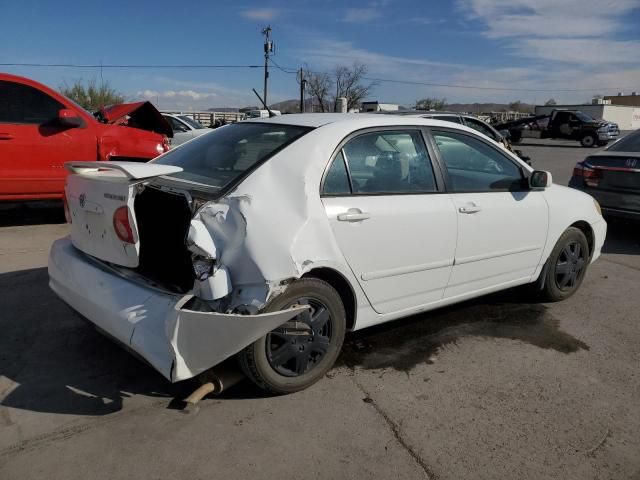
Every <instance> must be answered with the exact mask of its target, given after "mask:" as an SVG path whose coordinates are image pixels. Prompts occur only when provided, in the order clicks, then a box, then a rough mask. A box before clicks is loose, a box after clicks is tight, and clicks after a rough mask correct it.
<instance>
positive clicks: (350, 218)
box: [338, 208, 371, 222]
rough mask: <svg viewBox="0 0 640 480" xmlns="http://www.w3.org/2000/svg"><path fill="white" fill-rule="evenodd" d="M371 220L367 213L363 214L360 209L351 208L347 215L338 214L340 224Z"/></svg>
mask: <svg viewBox="0 0 640 480" xmlns="http://www.w3.org/2000/svg"><path fill="white" fill-rule="evenodd" d="M368 218H371V215H369V214H368V213H366V212H363V211H362V210H360V209H359V208H350V209H349V210H347V211H346V212H345V213H339V214H338V221H339V222H361V221H362V220H367V219H368Z"/></svg>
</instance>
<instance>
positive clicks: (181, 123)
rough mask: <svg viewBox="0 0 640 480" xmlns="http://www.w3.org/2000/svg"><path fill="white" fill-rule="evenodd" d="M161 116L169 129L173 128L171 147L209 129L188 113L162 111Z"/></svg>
mask: <svg viewBox="0 0 640 480" xmlns="http://www.w3.org/2000/svg"><path fill="white" fill-rule="evenodd" d="M162 116H163V117H164V118H165V120H166V121H167V122H168V123H169V125H171V129H172V130H173V138H172V139H171V146H172V147H177V146H178V145H182V144H183V143H184V142H188V141H189V140H191V139H192V138H196V137H199V136H200V135H204V134H205V133H208V132H210V131H211V130H209V129H208V128H207V127H205V126H204V125H202V124H201V123H200V122H198V121H197V120H194V119H193V118H191V117H190V116H188V115H184V114H174V113H163V114H162Z"/></svg>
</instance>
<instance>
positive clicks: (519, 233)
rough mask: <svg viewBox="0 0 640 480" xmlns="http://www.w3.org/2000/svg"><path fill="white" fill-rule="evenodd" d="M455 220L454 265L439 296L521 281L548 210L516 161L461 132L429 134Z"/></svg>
mask: <svg viewBox="0 0 640 480" xmlns="http://www.w3.org/2000/svg"><path fill="white" fill-rule="evenodd" d="M432 134H433V138H434V140H435V144H436V145H437V149H438V151H439V155H440V158H441V161H442V164H443V165H444V167H445V170H446V176H447V187H448V190H449V192H450V193H451V197H452V199H453V202H454V204H455V209H456V215H457V217H458V239H457V246H456V254H455V264H454V266H453V270H452V272H451V280H450V281H449V284H448V285H447V289H446V291H445V298H450V297H456V296H459V295H466V294H479V293H482V291H483V290H486V289H491V288H495V287H496V286H505V287H507V286H509V285H511V284H518V283H526V282H527V281H529V280H530V279H531V276H532V275H533V273H534V271H535V269H536V267H537V266H538V264H539V263H540V260H541V256H542V250H543V248H544V246H545V241H546V238H547V224H548V207H547V203H546V200H545V199H544V197H543V194H542V192H539V191H532V190H530V189H529V188H528V182H527V180H526V177H525V175H524V171H523V169H522V167H521V166H520V165H518V163H517V162H516V161H515V160H513V159H511V158H509V157H508V156H507V155H506V154H505V153H503V152H502V151H500V149H499V148H498V147H496V146H494V145H492V144H490V143H489V142H486V141H485V140H483V139H481V138H480V137H477V136H475V135H471V134H465V133H462V132H454V131H446V130H442V131H440V130H434V131H433V132H432Z"/></svg>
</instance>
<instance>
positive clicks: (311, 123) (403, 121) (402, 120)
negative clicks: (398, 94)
mask: <svg viewBox="0 0 640 480" xmlns="http://www.w3.org/2000/svg"><path fill="white" fill-rule="evenodd" d="M408 118H410V119H411V121H407V119H408ZM244 122H256V123H277V124H280V125H295V126H301V127H312V128H318V127H322V126H323V125H329V124H337V123H340V124H344V125H345V126H347V124H349V125H348V126H349V127H353V128H359V126H361V127H367V126H374V125H375V126H381V127H383V126H387V125H388V126H394V125H407V124H414V125H425V126H428V125H439V126H447V127H450V126H451V123H450V122H443V121H441V120H434V119H430V118H424V117H421V116H418V115H378V114H376V113H294V114H289V115H278V116H276V117H271V118H251V119H248V120H244ZM464 128H465V127H464V126H463V129H464Z"/></svg>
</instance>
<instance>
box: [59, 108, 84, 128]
mask: <svg viewBox="0 0 640 480" xmlns="http://www.w3.org/2000/svg"><path fill="white" fill-rule="evenodd" d="M58 123H60V124H61V125H64V126H65V127H79V126H81V125H82V118H80V117H79V116H78V114H77V113H76V112H74V111H73V110H71V109H69V108H63V109H61V110H59V111H58Z"/></svg>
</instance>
